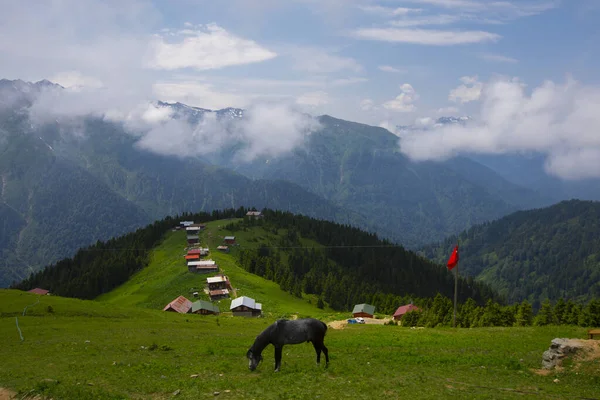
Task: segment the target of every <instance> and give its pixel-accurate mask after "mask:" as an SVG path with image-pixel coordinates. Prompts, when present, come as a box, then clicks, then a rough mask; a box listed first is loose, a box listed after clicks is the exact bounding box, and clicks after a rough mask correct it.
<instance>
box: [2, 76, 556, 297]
mask: <svg viewBox="0 0 600 400" xmlns="http://www.w3.org/2000/svg"><path fill="white" fill-rule="evenodd" d="M46 90H54V91H61V90H63V89H62V87H60V86H58V85H54V84H53V83H51V82H49V81H40V82H37V83H29V82H23V81H9V80H0V177H1V178H2V186H1V192H0V215H1V216H2V221H3V223H2V226H1V227H0V233H1V235H0V256H1V258H0V259H1V260H2V261H0V287H2V286H7V285H9V284H10V283H11V282H13V281H15V280H19V279H22V278H23V277H24V276H25V275H26V274H28V273H29V272H31V271H33V270H36V269H39V268H40V267H41V266H43V265H47V264H50V263H52V262H55V261H56V260H58V259H60V258H62V257H66V256H70V255H72V254H73V253H74V252H75V251H76V250H77V249H78V248H80V247H83V246H86V245H89V244H90V243H93V242H95V241H96V240H105V239H107V238H110V237H113V236H115V235H120V234H122V233H125V232H128V231H131V230H132V229H135V228H136V227H140V226H142V225H144V224H147V223H149V222H151V221H154V220H156V219H160V218H163V217H164V216H166V215H175V214H178V213H182V212H198V211H210V210H213V209H222V208H226V207H231V208H236V207H239V206H248V207H252V206H253V207H257V208H262V207H268V208H271V209H280V210H289V211H292V212H295V213H301V214H304V215H308V216H311V217H315V218H321V219H327V220H332V221H336V222H340V223H343V224H350V225H355V226H359V227H361V228H363V229H366V230H368V231H371V232H377V233H378V235H379V236H380V237H383V238H388V239H391V240H393V241H396V242H399V243H401V244H403V245H405V246H406V247H408V248H418V247H420V246H423V245H424V244H426V243H431V242H437V241H440V240H443V239H444V238H445V237H447V236H448V235H451V234H456V233H458V232H461V231H462V230H464V229H467V228H469V227H471V226H473V225H475V224H478V223H482V222H484V221H489V220H493V219H497V218H500V217H502V216H504V215H507V214H509V213H512V212H514V211H517V210H521V209H527V208H535V207H541V206H545V205H549V204H551V203H552V202H553V201H555V200H556V199H554V198H552V197H550V196H546V195H544V194H542V193H540V192H539V191H534V190H532V189H530V188H529V187H525V186H521V185H518V184H516V183H514V182H511V181H510V180H509V179H506V177H503V176H502V174H500V173H498V172H497V171H495V170H494V169H493V168H491V167H490V166H485V165H483V163H481V162H477V161H476V160H474V159H473V158H467V157H462V158H456V159H453V160H451V161H447V162H444V163H435V162H420V163H415V162H412V161H411V160H409V159H408V158H407V157H406V156H405V155H404V154H403V153H402V152H401V151H400V149H401V143H400V144H399V139H398V137H397V136H396V135H394V134H392V133H391V132H389V131H387V130H385V129H382V128H378V127H373V126H368V125H364V124H359V123H354V122H349V121H344V120H340V119H336V118H333V117H331V116H327V115H324V116H320V117H316V118H314V122H315V124H316V125H318V128H314V129H312V130H311V131H310V132H306V133H305V134H304V135H303V136H302V137H301V138H300V140H299V141H298V143H296V144H295V146H293V147H292V148H291V150H289V151H280V152H278V153H277V154H267V155H264V154H260V153H258V154H256V155H255V156H254V157H252V158H250V159H248V158H246V157H240V154H242V153H243V152H244V151H245V150H247V149H248V146H249V145H252V143H248V138H247V137H246V138H240V137H239V136H236V135H235V132H236V129H238V128H239V127H240V126H242V124H244V123H245V122H246V121H247V119H248V117H247V113H246V112H245V110H240V109H235V108H226V109H223V110H217V111H212V110H207V109H202V108H196V107H190V106H187V105H185V104H181V103H165V102H157V103H155V104H154V106H153V107H154V109H153V110H159V111H161V110H166V111H168V121H169V122H170V121H176V122H180V123H182V124H187V126H188V127H191V130H190V135H197V134H198V133H199V132H200V133H201V134H204V136H201V138H200V139H198V140H208V141H209V142H210V143H214V141H215V140H217V138H216V134H215V133H214V132H212V131H209V132H206V131H204V132H202V131H201V130H199V129H197V128H198V126H199V125H200V124H203V123H205V122H206V121H207V118H206V116H210V117H211V118H213V119H214V120H216V121H218V122H219V125H218V126H219V128H220V129H221V131H220V132H221V133H222V134H224V135H225V138H226V139H227V140H223V143H220V146H218V147H216V148H215V149H214V150H213V151H207V150H206V149H205V148H203V147H202V146H198V147H193V148H190V147H186V145H185V143H189V141H190V140H193V139H190V138H189V137H186V138H184V139H186V141H183V142H182V144H180V145H179V146H180V147H177V146H176V145H177V141H176V140H175V137H174V135H175V134H174V131H173V130H172V129H171V130H169V129H165V130H164V132H163V133H162V134H163V135H164V137H161V139H164V140H163V141H162V142H160V143H159V145H163V144H164V146H165V147H168V146H171V147H169V153H168V154H165V153H164V152H161V151H157V149H156V146H154V148H150V149H149V148H148V147H147V146H146V147H144V146H142V145H140V144H141V143H142V139H144V137H143V136H142V134H138V133H132V132H131V129H128V128H127V127H126V126H125V124H124V123H123V122H122V121H114V120H111V119H108V118H104V117H103V116H99V115H96V114H90V115H85V116H79V117H71V118H56V119H46V120H44V121H43V123H40V122H39V121H38V122H36V121H33V120H32V118H31V110H32V105H34V104H35V102H36V99H37V96H38V95H39V94H40V93H42V92H44V91H46ZM458 120H460V119H458ZM454 122H455V119H453V118H448V119H447V120H440V122H439V123H454ZM168 127H169V126H167V128H168ZM261 129H268V127H267V128H262V127H261ZM272 129H276V128H272ZM261 133H262V132H259V134H261ZM206 135H208V136H206ZM227 135H229V136H227ZM170 136H171V137H173V139H172V140H170ZM193 137H194V138H195V137H196V136H193ZM146 138H147V137H146ZM196 145H197V143H196ZM173 146H175V147H173ZM158 150H160V149H158Z"/></svg>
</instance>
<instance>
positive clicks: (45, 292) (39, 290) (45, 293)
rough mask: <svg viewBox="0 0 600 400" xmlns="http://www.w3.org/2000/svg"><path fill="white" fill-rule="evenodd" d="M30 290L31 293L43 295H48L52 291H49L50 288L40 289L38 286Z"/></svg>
mask: <svg viewBox="0 0 600 400" xmlns="http://www.w3.org/2000/svg"><path fill="white" fill-rule="evenodd" d="M28 292H29V293H34V294H39V295H41V296H45V295H47V294H49V293H50V291H49V290H46V289H40V288H38V287H36V288H35V289H31V290H28Z"/></svg>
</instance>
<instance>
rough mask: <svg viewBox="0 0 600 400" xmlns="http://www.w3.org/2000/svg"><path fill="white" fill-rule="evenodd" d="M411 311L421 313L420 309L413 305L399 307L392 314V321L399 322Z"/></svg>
mask: <svg viewBox="0 0 600 400" xmlns="http://www.w3.org/2000/svg"><path fill="white" fill-rule="evenodd" d="M411 311H421V309H420V308H419V307H417V306H415V305H414V304H407V305H405V306H400V307H398V309H397V310H396V312H395V313H394V316H393V318H394V321H400V320H401V319H402V317H403V316H404V314H406V313H408V312H411Z"/></svg>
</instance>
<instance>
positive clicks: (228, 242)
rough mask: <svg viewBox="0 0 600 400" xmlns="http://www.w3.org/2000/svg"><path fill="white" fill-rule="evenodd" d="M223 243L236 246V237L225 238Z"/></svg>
mask: <svg viewBox="0 0 600 400" xmlns="http://www.w3.org/2000/svg"><path fill="white" fill-rule="evenodd" d="M223 241H224V242H225V243H227V244H235V236H225V237H224V238H223Z"/></svg>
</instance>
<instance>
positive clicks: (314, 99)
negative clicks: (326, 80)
mask: <svg viewBox="0 0 600 400" xmlns="http://www.w3.org/2000/svg"><path fill="white" fill-rule="evenodd" d="M296 103H297V104H299V105H302V106H309V107H319V106H323V105H325V104H329V95H328V94H327V93H326V92H323V91H317V92H310V93H304V94H303V95H302V96H300V97H298V99H296Z"/></svg>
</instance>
